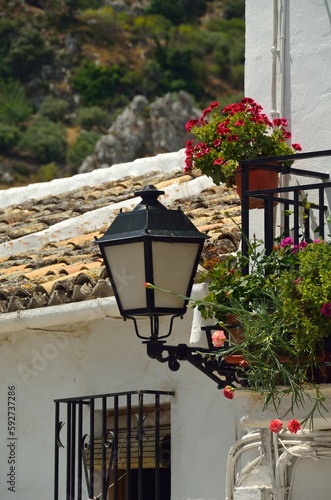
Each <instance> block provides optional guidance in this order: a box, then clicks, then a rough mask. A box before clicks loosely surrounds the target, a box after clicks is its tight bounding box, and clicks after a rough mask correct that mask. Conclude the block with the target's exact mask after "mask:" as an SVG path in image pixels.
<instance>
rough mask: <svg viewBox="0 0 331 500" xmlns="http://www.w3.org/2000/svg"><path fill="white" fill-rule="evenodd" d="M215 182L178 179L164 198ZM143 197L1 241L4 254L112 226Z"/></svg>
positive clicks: (184, 194) (184, 195) (196, 191)
mask: <svg viewBox="0 0 331 500" xmlns="http://www.w3.org/2000/svg"><path fill="white" fill-rule="evenodd" d="M212 185H214V184H213V181H212V179H211V178H210V177H206V176H200V177H197V178H195V179H193V180H191V181H188V182H185V183H175V184H172V185H170V186H168V187H165V188H164V192H165V194H164V195H162V196H160V201H161V202H162V203H164V204H165V206H167V205H169V204H170V203H171V202H173V201H175V200H176V199H189V198H191V197H193V196H195V195H198V194H199V193H201V191H203V190H204V189H207V188H209V187H210V186H212ZM139 201H140V198H138V197H136V198H131V199H129V200H125V201H122V202H119V203H114V204H112V205H109V206H107V207H102V208H98V209H96V210H93V211H91V212H86V213H85V214H83V215H80V216H78V217H73V218H70V219H67V220H65V221H62V222H59V223H58V224H54V225H53V226H50V227H49V228H47V229H45V230H43V231H39V232H37V233H32V234H29V235H27V236H23V237H22V238H18V239H16V240H11V241H7V242H4V243H2V244H0V257H5V256H8V255H16V254H20V253H32V252H33V250H34V249H36V248H40V247H41V246H43V245H45V244H47V243H48V242H50V241H53V242H54V241H61V240H65V239H69V238H74V237H76V236H79V235H81V234H84V233H86V232H93V231H98V230H99V229H100V228H101V227H103V226H109V225H110V222H111V221H112V220H113V219H114V217H115V216H116V215H117V214H118V212H119V211H120V209H121V208H126V209H129V210H132V209H133V208H134V207H135V206H136V205H137V204H138V203H139Z"/></svg>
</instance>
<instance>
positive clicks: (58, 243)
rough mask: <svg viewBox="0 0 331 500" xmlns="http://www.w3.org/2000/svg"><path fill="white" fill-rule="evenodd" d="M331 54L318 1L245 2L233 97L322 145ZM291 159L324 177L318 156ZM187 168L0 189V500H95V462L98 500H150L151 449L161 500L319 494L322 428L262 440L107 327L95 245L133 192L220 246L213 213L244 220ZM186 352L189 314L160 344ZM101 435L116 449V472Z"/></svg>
mask: <svg viewBox="0 0 331 500" xmlns="http://www.w3.org/2000/svg"><path fill="white" fill-rule="evenodd" d="M330 46H331V13H330V6H329V4H328V2H327V0H273V1H272V0H265V1H263V2H261V0H247V1H246V63H245V65H246V71H245V75H246V76H245V93H246V95H247V96H250V97H253V98H254V99H255V100H256V101H257V102H259V103H260V104H262V106H263V107H264V110H265V111H266V113H268V114H272V113H275V114H276V113H279V115H280V116H285V117H287V118H288V119H289V122H290V128H291V130H292V133H293V135H294V137H295V140H296V141H297V142H300V143H301V145H302V147H303V150H304V151H318V150H327V149H329V143H330V138H331V134H330V127H329V115H330V112H331V87H330V75H331V58H330V50H331V49H330ZM301 163H302V164H300V167H301V168H307V169H310V170H313V169H316V171H320V172H325V173H329V172H330V169H331V160H330V157H329V158H328V157H323V158H319V159H318V160H316V159H315V160H309V162H308V160H303V161H302V162H301ZM183 165H184V156H183V151H179V152H178V153H171V154H167V155H160V156H158V157H155V158H146V159H141V160H136V161H135V162H133V163H130V164H123V165H117V166H113V167H110V168H109V169H102V170H98V171H95V172H92V173H90V174H81V175H78V176H74V177H73V178H71V179H70V180H69V179H63V180H55V181H52V182H50V183H47V184H43V185H31V186H29V187H25V188H13V189H8V190H7V191H5V192H2V193H0V209H1V214H0V215H1V217H0V236H1V243H0V311H1V313H0V367H1V368H0V380H1V405H0V415H1V418H0V421H1V423H2V425H1V429H0V444H1V447H2V453H1V454H0V471H1V472H0V496H1V499H4V500H9V499H12V498H14V499H18V500H32V499H33V500H34V499H36V498H38V499H39V498H40V499H41V498H43V499H53V498H54V499H55V500H68V499H72V500H73V499H76V498H77V499H78V498H82V499H88V498H102V497H101V496H100V495H101V494H102V474H101V472H100V471H101V470H102V465H103V462H105V463H106V471H107V474H109V475H108V476H107V477H106V483H107V488H108V487H110V488H109V499H112V498H118V499H119V500H124V499H126V498H131V499H135V498H137V499H138V498H139V499H140V500H141V499H142V498H143V499H144V500H153V499H154V498H155V496H154V484H155V477H156V476H155V469H156V467H155V463H154V462H153V460H154V454H155V452H156V450H157V453H160V454H161V455H162V457H161V458H162V459H160V466H159V467H157V469H158V473H157V474H158V481H159V483H160V484H161V493H160V495H161V496H160V497H159V498H160V500H165V499H169V498H171V500H225V499H226V500H239V499H247V500H252V499H254V500H255V499H257V500H258V499H262V498H268V499H271V498H273V499H291V500H297V499H298V498H300V499H301V500H308V499H309V500H311V499H312V498H314V499H316V500H326V499H327V498H329V491H330V489H331V479H330V478H331V476H330V474H328V472H329V470H330V467H331V452H329V450H330V446H331V432H330V433H329V432H328V430H327V429H328V428H330V429H331V420H330V421H329V420H328V419H327V420H324V421H323V422H322V421H321V422H318V425H317V426H316V429H315V432H314V433H305V434H304V435H296V436H295V439H294V438H293V437H290V436H284V448H282V446H283V445H282V444H280V443H279V442H278V441H277V438H275V437H272V436H270V434H269V431H268V430H267V428H266V427H267V424H266V422H267V421H268V420H269V419H270V418H272V416H273V415H269V414H268V415H267V416H265V415H263V414H259V413H258V414H257V415H256V414H255V415H253V416H251V415H249V414H248V413H247V412H248V410H247V406H245V405H246V399H244V398H240V397H238V398H235V399H234V400H231V401H229V400H226V399H225V398H224V397H223V395H222V392H221V391H219V390H217V385H216V384H215V383H213V382H212V381H211V380H209V379H208V378H207V377H206V376H205V375H204V374H202V373H200V371H199V370H197V369H196V368H194V367H193V366H191V365H190V364H189V363H187V362H185V361H182V362H181V367H180V369H179V370H178V371H175V372H172V371H170V370H169V369H168V366H167V364H166V363H164V364H162V363H159V362H157V361H155V360H152V359H150V358H149V357H148V356H147V354H146V348H145V346H144V345H142V343H141V341H140V340H139V339H138V338H137V337H136V336H135V334H134V328H133V324H132V322H129V321H127V322H124V321H123V320H122V318H121V317H120V315H119V312H118V309H117V306H116V303H115V299H114V297H112V292H111V289H110V285H109V282H108V281H107V279H106V277H105V275H104V274H103V272H102V269H103V268H102V262H101V259H100V254H99V253H98V249H97V248H96V245H94V243H93V240H94V237H95V236H97V237H99V236H100V235H101V234H103V232H104V231H105V229H106V228H107V227H108V226H109V224H110V222H111V221H112V219H113V218H114V217H115V215H116V214H117V213H118V211H119V209H120V208H129V209H131V208H133V207H134V206H135V205H136V204H137V202H138V201H139V200H137V199H136V198H134V197H133V195H132V193H134V192H135V191H139V190H140V189H141V188H142V187H143V186H144V185H145V184H154V185H156V186H157V187H158V188H159V189H163V190H164V191H165V194H164V195H163V196H162V198H160V199H161V201H162V203H163V204H164V205H165V206H169V207H170V206H176V205H177V204H181V205H182V207H183V210H184V211H185V212H187V213H190V215H191V218H192V220H193V221H194V222H195V223H196V225H197V226H198V227H199V228H200V229H201V230H203V229H207V228H208V229H209V230H210V232H209V234H210V235H211V236H212V237H213V236H215V241H218V242H219V244H221V243H222V239H221V240H219V239H218V236H219V235H220V234H226V233H229V232H231V231H232V230H233V229H231V226H230V225H228V219H227V217H226V216H225V211H229V212H230V213H231V215H232V216H233V217H239V215H240V212H239V208H238V201H235V198H234V196H233V192H231V191H229V190H228V189H227V188H225V187H224V186H220V187H216V186H213V184H212V182H211V180H210V179H208V178H206V177H204V176H197V177H192V178H191V177H190V176H184V175H183V173H182V172H183ZM282 182H283V183H285V184H286V183H289V184H290V183H292V182H294V183H295V182H297V178H294V176H292V178H289V179H284V180H283V181H282ZM300 182H303V180H302V178H300ZM100 200H102V201H100ZM220 200H221V202H222V206H221V209H218V208H217V203H219V202H220ZM201 207H202V210H201ZM260 212H261V211H257V210H254V211H252V213H251V214H250V218H251V224H252V226H251V228H252V230H255V231H259V228H260V227H261V217H262V215H261V213H260ZM275 212H276V209H275ZM220 242H221V243H220ZM229 248H230V250H229ZM227 249H228V251H233V250H234V248H231V246H230V247H227ZM195 293H200V291H199V287H196V288H195ZM193 320H194V321H193ZM162 326H163V325H162ZM139 327H140V328H141V329H142V331H144V329H145V330H146V331H148V322H146V324H145V323H144V321H139ZM190 341H191V342H193V343H197V344H199V343H200V342H201V345H202V343H203V338H202V336H200V330H199V322H198V318H196V317H194V318H193V311H192V310H189V311H188V313H187V314H186V315H185V317H184V319H183V320H180V319H177V320H176V321H175V323H174V334H173V336H172V337H171V343H172V344H178V343H186V344H188V343H190ZM55 401H56V402H57V403H56V404H55ZM248 404H251V400H249V401H248ZM128 415H129V416H130V418H129V423H128V420H127V417H128ZM243 417H245V418H244V420H242V418H243ZM260 427H263V429H262V430H261V429H260ZM320 428H323V430H319V429H320ZM114 429H116V432H114ZM104 430H106V431H107V432H106V434H105V432H104ZM129 431H130V432H129ZM247 431H248V434H246V432H247ZM158 433H159V434H158ZM115 435H116V436H117V437H116V438H115V437H114V436H115ZM139 436H140V437H142V439H140V440H139ZM169 436H171V453H169ZM243 436H245V437H243ZM103 439H104V441H108V444H109V443H114V440H115V441H116V440H117V441H116V461H117V462H116V463H117V467H114V463H113V462H114V457H111V453H112V449H113V446H112V445H111V446H109V447H108V448H107V447H103V443H102V440H103ZM91 443H93V445H95V446H92V445H91ZM137 443H142V445H141V446H142V455H141V453H140V456H142V457H143V458H142V464H141V465H142V469H143V472H142V474H141V476H139V474H138V473H137V470H138V465H137V464H138V462H139V453H138V452H139V450H137ZM62 445H63V447H62ZM138 446H139V445H138ZM160 446H161V447H160ZM148 447H150V449H148ZM103 448H104V450H105V451H104V452H102V449H103ZM91 449H92V450H93V452H94V455H93V453H92V455H91ZM230 450H231V451H230ZM140 451H141V450H140ZM134 453H138V455H134ZM130 454H131V455H132V457H131V459H130V460H129V463H130V464H131V469H132V471H133V472H132V473H130V472H129V470H130V467H128V458H127V457H128V455H130ZM137 457H138V458H137ZM111 458H112V459H113V461H111ZM134 461H136V462H134ZM92 463H94V467H95V470H94V474H90V472H91V468H92V465H91V464H92ZM55 464H56V466H55ZM109 464H111V467H110V468H109ZM115 484H116V486H115ZM114 492H116V493H114ZM128 492H130V495H131V496H130V497H129V496H128V495H129V493H128ZM139 492H140V497H139V496H138V495H139Z"/></svg>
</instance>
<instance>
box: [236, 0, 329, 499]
mask: <svg viewBox="0 0 331 500" xmlns="http://www.w3.org/2000/svg"><path fill="white" fill-rule="evenodd" d="M274 7H276V9H277V12H278V16H279V19H278V22H277V23H276V25H275V26H276V29H277V38H276V39H277V47H276V48H277V50H278V52H277V64H276V72H275V73H273V71H272V61H273V53H272V47H273V21H274ZM330 53H331V5H330V2H329V1H328V0H267V1H263V2H262V1H261V0H246V64H245V95H246V96H249V97H252V98H254V99H255V100H256V101H257V102H258V103H259V104H261V105H262V106H263V108H264V111H265V112H266V114H268V115H269V116H270V112H271V110H272V107H273V106H272V103H273V100H274V101H275V103H276V106H275V108H274V109H275V111H277V112H278V113H279V115H280V116H282V117H285V118H287V119H288V120H289V128H290V130H291V132H292V142H298V143H300V144H301V146H302V149H303V152H310V151H320V150H328V149H331V147H330V145H331V144H330V142H331V128H330V114H331V83H330V75H331V57H330ZM273 77H274V78H275V80H274V83H275V87H274V88H275V93H274V94H272V88H273V86H272V79H273ZM295 166H297V167H298V168H303V169H309V170H316V171H320V172H327V173H329V174H330V173H331V157H325V158H320V159H314V160H303V161H300V162H297V163H295V165H294V167H293V168H295ZM306 182H307V183H308V182H312V180H311V179H307V178H304V177H295V176H291V177H290V178H288V179H283V183H284V185H286V184H292V183H293V184H294V183H298V184H301V185H302V184H303V183H306ZM328 191H329V190H328ZM328 199H329V200H330V193H328ZM310 201H313V200H312V199H311V198H310ZM278 210H279V208H278ZM250 220H251V224H252V226H251V234H253V233H254V232H256V233H257V235H258V237H261V236H262V233H261V227H263V220H262V214H261V213H259V211H257V210H254V211H253V212H252V213H251V214H250ZM325 439H327V438H325ZM321 440H322V441H323V438H321ZM291 463H292V466H293V470H292V471H291V472H290V469H286V471H284V475H283V476H282V477H281V479H279V478H280V476H278V477H276V484H277V480H279V481H280V483H279V484H280V485H281V487H280V489H279V490H277V488H276V490H275V494H276V496H277V498H280V499H285V498H291V499H294V498H295V499H298V498H300V499H301V500H311V498H314V500H315V499H316V500H325V499H326V498H328V497H329V496H330V493H329V492H330V482H329V479H328V476H327V473H326V470H327V468H328V467H329V466H330V458H328V459H327V460H325V461H323V462H322V461H319V462H317V463H316V464H315V463H314V462H313V460H312V459H311V458H310V459H302V460H299V461H298V462H297V463H296V462H295V459H293V460H292V461H291ZM315 465H316V466H315ZM322 465H323V467H322ZM319 467H321V468H319ZM320 471H323V472H322V473H320ZM278 472H279V471H278ZM292 473H293V484H292V487H291V490H290V493H289V496H287V495H288V494H287V491H286V489H285V488H282V486H283V483H282V481H283V480H284V481H286V480H285V476H286V474H288V477H290V476H291V474H292ZM323 474H325V475H324V476H323ZM255 475H256V477H258V476H259V470H258V469H257V470H255ZM285 484H286V483H285ZM285 484H284V486H285ZM234 498H235V499H236V500H237V499H238V500H239V499H240V500H249V499H252V498H270V497H269V494H268V493H266V494H264V493H263V491H262V490H261V491H257V490H256V489H255V490H254V488H239V489H238V491H237V492H236V494H235V497H234Z"/></svg>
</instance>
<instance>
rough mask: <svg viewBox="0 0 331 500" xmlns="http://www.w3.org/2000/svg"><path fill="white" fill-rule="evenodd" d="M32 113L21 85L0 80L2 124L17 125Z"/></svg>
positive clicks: (16, 82) (0, 119)
mask: <svg viewBox="0 0 331 500" xmlns="http://www.w3.org/2000/svg"><path fill="white" fill-rule="evenodd" d="M31 113H32V106H31V105H30V103H29V101H28V99H27V97H26V96H25V93H24V90H23V88H22V86H21V84H20V83H19V82H18V81H15V80H8V81H4V80H0V122H3V123H6V124H9V125H17V124H20V123H23V122H24V121H25V120H27V118H28V117H29V116H30V115H31Z"/></svg>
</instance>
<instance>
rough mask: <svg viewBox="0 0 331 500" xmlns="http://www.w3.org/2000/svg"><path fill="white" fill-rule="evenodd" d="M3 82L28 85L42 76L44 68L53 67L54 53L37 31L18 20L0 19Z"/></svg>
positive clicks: (0, 65) (1, 73)
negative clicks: (36, 77)
mask: <svg viewBox="0 0 331 500" xmlns="http://www.w3.org/2000/svg"><path fill="white" fill-rule="evenodd" d="M0 40H1V44H0V78H14V79H18V80H20V81H22V82H26V81H28V80H29V78H32V77H35V76H36V75H38V74H39V72H40V69H41V67H42V65H43V64H52V62H53V59H54V52H53V50H52V49H51V48H50V47H48V46H47V45H46V44H45V42H44V40H43V38H42V36H41V35H40V33H39V32H38V30H37V29H35V28H33V27H29V26H27V25H26V23H25V22H24V21H23V20H22V19H20V18H18V19H17V20H10V19H6V18H0Z"/></svg>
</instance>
